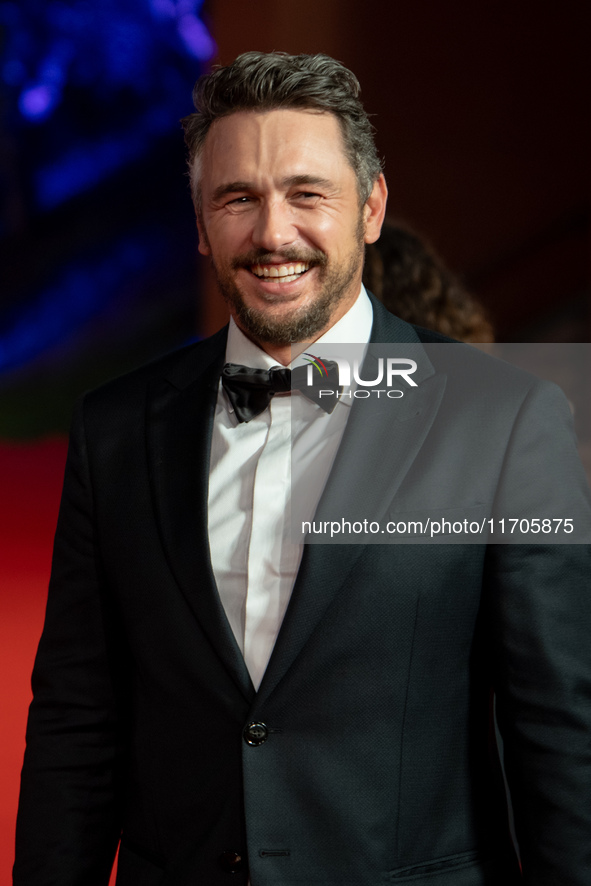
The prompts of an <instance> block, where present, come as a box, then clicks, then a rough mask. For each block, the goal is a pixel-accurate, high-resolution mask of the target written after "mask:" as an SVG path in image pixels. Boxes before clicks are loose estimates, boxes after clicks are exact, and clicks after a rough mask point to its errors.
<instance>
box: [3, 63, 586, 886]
mask: <svg viewBox="0 0 591 886" xmlns="http://www.w3.org/2000/svg"><path fill="white" fill-rule="evenodd" d="M194 98H195V104H196V108H197V111H196V113H195V114H192V115H191V116H190V117H188V118H186V119H185V120H184V121H183V122H184V126H185V133H186V141H187V145H188V148H189V165H190V173H191V187H192V194H193V199H194V203H195V208H196V212H197V226H198V232H199V249H200V251H201V252H202V253H203V254H204V255H206V256H209V257H210V258H211V261H212V263H213V266H214V268H215V272H216V275H217V279H218V282H219V287H220V290H221V292H222V294H223V296H224V298H225V299H226V300H227V303H228V305H229V308H230V312H231V321H230V324H229V327H227V328H225V329H223V330H221V331H220V332H219V333H217V334H216V335H215V336H213V337H212V338H210V339H208V340H206V341H203V342H200V343H198V344H195V345H192V346H190V347H188V348H186V349H183V350H181V351H179V352H177V353H175V354H172V355H169V356H167V357H165V358H164V359H161V360H159V361H157V362H155V363H153V364H150V365H149V366H147V367H143V368H141V369H139V370H137V371H135V372H134V373H131V374H130V375H128V376H126V377H124V378H122V379H118V380H116V381H114V382H111V383H109V384H108V385H106V386H104V387H103V388H101V389H99V390H98V391H94V392H91V393H90V394H87V395H86V396H85V397H84V398H83V399H82V401H81V402H80V403H79V404H78V407H77V410H76V413H75V416H74V421H73V429H72V438H71V445H70V452H69V457H68V465H67V470H66V478H65V481H64V492H63V498H62V506H61V510H60V518H59V523H58V529H57V534H56V542H55V553H54V561H53V569H52V578H51V584H50V592H49V600H48V609H47V617H46V623H45V629H44V632H43V637H42V639H41V643H40V646H39V652H38V656H37V660H36V664H35V671H34V675H33V687H34V700H33V703H32V706H31V712H30V718H29V726H28V731H27V751H26V756H25V765H24V769H23V778H22V791H21V803H20V811H19V823H18V832H17V860H16V864H15V869H14V883H15V884H16V886H50V884H51V886H55V884H60V886H105V884H107V882H108V879H109V874H110V870H111V866H112V864H113V858H114V856H115V852H116V849H117V846H118V844H120V845H119V861H118V873H117V884H118V886H189V884H191V886H195V884H198V886H222V884H225V883H230V882H231V883H240V884H243V886H246V884H247V883H250V884H251V886H302V884H306V886H313V884H324V886H345V884H348V886H378V884H384V883H412V884H414V886H419V884H424V886H510V884H517V883H520V882H523V883H524V884H529V886H588V884H589V882H591V854H590V852H589V845H590V842H589V835H590V833H591V803H590V801H589V784H590V783H591V779H590V768H591V754H590V751H589V735H590V734H591V702H590V699H591V661H590V648H591V644H590V643H589V636H591V612H590V606H589V572H590V558H589V546H588V545H583V544H580V545H570V544H568V545H565V544H562V545H560V544H557V545H552V544H548V543H547V540H546V543H545V544H543V545H533V544H532V545H527V546H526V545H497V546H496V547H495V546H493V545H492V544H490V545H487V544H486V543H484V542H483V543H479V544H441V545H434V546H425V545H423V544H419V545H417V544H409V545H404V546H398V545H390V544H371V543H367V544H365V543H363V544H359V543H357V544H351V545H339V546H329V545H316V544H312V543H311V544H304V543H302V542H301V540H298V539H297V537H295V536H294V535H293V533H292V532H291V530H290V513H291V512H292V511H293V513H295V514H297V515H298V516H299V517H302V516H303V515H305V516H306V519H308V520H310V519H311V518H312V517H313V516H314V515H315V514H319V515H320V516H321V515H322V514H323V513H324V512H326V509H327V507H328V506H329V503H330V502H331V501H332V502H334V501H335V500H336V501H341V502H343V503H344V504H343V506H344V507H346V506H347V501H348V498H350V494H352V493H353V492H356V493H358V492H359V490H361V493H362V494H363V495H364V496H365V498H364V499H363V501H364V502H365V503H369V504H371V503H372V502H378V501H379V503H380V507H382V509H383V512H384V513H395V512H396V510H397V509H398V510H400V508H403V507H404V506H405V505H408V504H409V503H411V504H412V502H413V501H416V500H417V496H419V497H420V498H421V501H423V503H425V502H426V503H427V505H429V507H430V508H432V513H433V514H437V515H439V517H440V518H444V517H448V518H449V516H450V514H451V513H452V512H453V509H455V511H458V510H459V509H460V505H461V507H462V508H465V510H463V511H462V513H461V516H462V517H470V515H473V516H474V515H475V514H476V513H478V514H479V515H480V514H481V513H483V514H486V513H488V512H487V511H486V510H485V508H486V507H487V506H489V505H490V506H492V503H493V502H494V503H495V504H498V503H499V502H501V503H502V502H503V501H504V500H505V498H506V496H507V491H508V490H511V489H513V488H525V489H527V490H535V494H536V495H537V498H536V499H535V501H536V503H540V505H541V504H543V496H542V492H543V490H542V489H541V487H542V484H540V482H539V478H540V477H544V484H543V486H544V489H545V490H547V491H548V494H550V492H549V490H551V489H554V488H557V489H559V490H560V491H561V492H562V491H563V490H565V489H566V490H568V491H569V498H568V501H569V505H570V503H574V505H573V506H574V507H575V510H574V511H573V512H572V513H571V512H570V511H569V515H570V520H571V524H572V516H573V513H576V514H577V519H578V515H579V514H582V515H583V518H584V519H588V517H589V501H588V494H587V491H586V488H585V484H584V481H583V480H582V479H581V472H580V466H579V465H578V463H577V459H576V453H575V448H574V444H573V438H572V427H571V424H572V423H571V420H570V412H569V410H568V407H567V406H566V404H565V402H564V398H561V397H560V395H558V394H557V392H556V391H554V389H552V388H550V386H548V385H545V384H542V383H539V384H538V382H537V380H535V379H533V378H532V377H531V376H527V375H526V374H525V373H518V372H517V371H514V370H512V369H510V368H508V367H507V366H506V364H502V366H501V364H499V366H497V365H496V364H495V363H494V361H491V360H490V359H489V358H488V357H486V356H484V355H481V354H479V353H478V352H476V351H474V352H473V351H471V349H466V350H464V351H462V353H463V354H464V356H465V361H464V362H463V363H462V366H461V370H462V371H461V372H458V371H456V368H454V364H453V361H452V360H451V359H450V358H449V354H450V353H451V352H454V353H455V346H454V345H451V344H450V345H449V347H447V346H446V347H444V351H445V352H446V354H445V355H444V354H442V353H440V355H439V356H437V359H435V357H434V365H432V363H431V362H430V360H429V359H427V357H426V353H425V354H423V351H424V347H423V346H429V344H430V343H434V342H435V343H439V345H438V347H439V346H442V343H443V342H444V341H445V340H444V339H442V338H441V337H440V336H437V335H433V334H430V333H428V332H427V331H425V330H420V329H417V328H415V327H413V326H409V325H408V324H406V323H404V322H402V321H401V320H399V319H397V318H396V317H394V316H392V315H390V314H388V312H386V311H385V310H384V309H383V308H382V307H381V306H380V305H379V304H378V303H377V302H376V301H375V300H374V299H373V298H372V297H371V296H370V295H369V294H368V293H367V292H366V291H365V289H364V288H363V286H362V284H361V276H362V266H363V252H364V244H365V243H371V242H373V241H375V240H376V239H377V238H378V236H379V233H380V227H381V224H382V220H383V217H384V212H385V205H386V193H387V192H386V184H385V181H384V176H383V174H382V171H381V164H380V162H379V159H378V156H377V153H376V148H375V145H374V141H373V136H372V130H371V126H370V124H369V121H368V118H367V115H366V114H365V111H364V110H363V107H362V105H361V102H360V99H359V84H358V83H357V80H356V78H355V77H354V75H353V74H352V73H351V72H350V71H348V70H347V69H346V68H345V67H343V65H341V64H340V63H339V62H336V61H335V60H333V59H331V58H329V57H327V56H324V55H317V56H304V55H299V56H289V55H286V54H283V53H270V54H264V53H255V52H252V53H246V54H244V55H242V56H240V57H239V58H238V59H236V61H235V62H234V63H233V64H232V65H229V66H227V67H220V68H218V69H216V70H214V71H213V72H212V73H211V74H208V75H206V76H205V77H203V78H202V79H201V80H200V81H199V82H198V84H197V86H196V89H195V93H194ZM311 343H314V347H313V350H314V354H311V353H307V354H306V355H302V356H300V352H301V351H303V350H304V348H305V347H306V346H308V347H310V344H311ZM375 343H383V344H384V346H390V347H391V346H392V345H393V344H396V348H400V349H401V350H400V354H401V355H402V358H404V357H405V356H406V352H405V350H404V349H405V348H406V347H410V348H414V349H415V350H414V351H413V353H414V354H417V353H420V355H421V356H420V360H419V361H418V363H414V362H413V365H414V367H415V368H417V372H416V375H415V376H413V379H412V380H411V381H410V382H409V384H408V386H407V387H408V390H407V391H406V392H405V395H404V397H403V398H402V400H401V401H400V404H399V406H397V407H396V411H393V409H391V410H388V409H379V410H378V413H379V414H378V415H377V419H376V421H375V423H374V422H373V419H372V422H368V421H367V419H366V418H365V416H366V415H367V413H364V412H363V409H362V408H360V407H359V405H358V402H357V400H355V398H354V396H353V395H354V394H355V393H356V390H355V389H354V388H351V387H350V386H346V385H341V384H339V380H338V379H337V380H336V381H335V382H333V384H334V386H335V390H336V393H335V395H334V396H333V397H332V398H331V399H330V400H329V401H328V402H326V400H324V399H319V398H315V397H314V394H313V386H312V390H310V389H309V388H308V387H307V385H306V383H305V382H302V378H303V376H302V375H301V370H303V372H304V375H305V373H306V371H307V370H306V369H305V368H303V367H302V366H300V365H298V359H300V360H301V359H304V358H305V359H309V360H311V361H313V363H314V364H315V368H316V369H318V371H319V372H320V374H321V375H322V370H324V372H325V376H323V378H330V377H331V373H332V374H334V371H335V367H334V366H332V365H331V364H330V363H328V362H327V363H325V362H324V361H322V359H321V358H320V359H316V355H317V354H318V353H319V349H322V348H324V347H327V346H331V347H335V346H338V347H350V346H355V347H356V348H358V349H361V351H362V352H365V351H366V349H367V348H368V347H370V346H371V345H372V344H375ZM380 347H382V344H380ZM417 349H419V351H417ZM294 354H295V355H296V358H295V359H294V360H293V362H292V356H293V355H294ZM395 362H397V363H400V362H401V361H400V360H398V361H396V360H395ZM402 363H404V364H405V366H407V365H410V364H408V361H405V360H404V359H402ZM289 364H292V369H290V368H287V367H288V365H289ZM493 364H494V365H493ZM308 365H311V364H310V363H309V364H308ZM466 370H467V371H466ZM406 371H407V370H406ZM413 371H414V370H413ZM396 372H397V373H398V374H400V371H399V370H396ZM364 377H367V376H364ZM415 379H416V381H415ZM499 379H500V380H501V382H502V397H499V384H500V383H499ZM327 383H328V382H327ZM292 388H293V390H292ZM492 395H496V400H495V403H496V404H497V405H496V407H495V409H494V410H493V411H491V408H490V403H491V396H492ZM391 402H396V403H398V402H399V401H391ZM380 406H381V404H380ZM301 489H304V490H305V493H304V494H303V495H300V500H299V503H298V504H296V503H295V498H296V497H295V496H294V495H292V492H294V491H298V490H301ZM298 508H300V509H301V513H300V511H298ZM450 509H451V510H450ZM292 516H293V514H292ZM440 522H443V519H442V520H441V521H440ZM419 540H420V539H419ZM358 541H359V540H358ZM493 690H494V692H495V693H496V698H497V711H498V718H499V722H500V724H501V727H502V731H503V737H504V740H505V752H506V753H505V759H506V765H507V773H508V778H509V782H510V786H511V790H512V793H513V799H514V805H515V821H516V829H517V835H518V839H519V848H520V853H521V861H522V868H521V867H520V865H519V863H518V862H517V858H516V854H515V850H514V847H513V844H512V841H511V838H510V836H509V828H508V823H507V802H506V796H505V788H504V783H503V779H502V775H501V770H500V767H499V759H498V755H497V750H496V746H495V744H494V738H493V736H494V730H493V729H492V715H491V704H490V702H491V698H492V692H493Z"/></svg>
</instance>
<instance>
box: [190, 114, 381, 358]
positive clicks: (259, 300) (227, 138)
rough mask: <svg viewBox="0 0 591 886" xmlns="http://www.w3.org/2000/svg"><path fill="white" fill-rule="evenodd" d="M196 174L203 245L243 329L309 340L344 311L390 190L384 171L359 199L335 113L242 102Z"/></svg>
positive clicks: (219, 129)
mask: <svg viewBox="0 0 591 886" xmlns="http://www.w3.org/2000/svg"><path fill="white" fill-rule="evenodd" d="M200 181H201V194H202V207H203V208H202V216H201V218H200V219H198V227H199V234H200V244H199V249H200V251H201V252H202V253H203V255H210V256H211V258H212V260H213V264H214V267H215V270H216V274H217V278H218V282H219V285H220V288H221V290H222V293H223V295H224V297H225V298H226V300H227V301H228V303H229V306H230V310H231V313H232V315H233V316H234V319H235V320H236V323H237V324H238V326H239V327H240V328H242V329H243V331H244V332H245V333H246V334H247V335H249V336H250V337H251V338H252V339H254V340H255V341H257V342H259V343H262V344H271V345H287V344H289V342H292V341H296V342H297V341H313V340H315V339H316V338H317V337H318V336H319V335H321V334H322V333H323V332H324V331H325V330H326V329H328V328H329V327H330V326H332V325H333V324H334V323H335V322H336V321H337V320H338V319H340V317H342V316H343V315H344V314H345V313H346V312H347V310H348V309H349V308H350V307H351V305H352V304H353V303H354V301H355V299H356V298H357V296H358V294H359V289H360V286H361V273H362V269H363V248H364V243H365V242H373V241H374V240H376V239H377V237H378V236H379V230H380V226H381V221H382V218H383V214H384V209H385V194H386V190H385V183H384V182H383V177H382V178H381V180H380V182H379V183H378V184H376V187H374V192H373V193H372V196H371V197H370V199H369V200H368V202H367V203H366V204H365V205H364V206H360V201H359V194H358V190H357V179H356V176H355V173H354V171H353V169H352V168H351V166H350V164H349V162H348V160H347V158H346V156H345V153H344V148H343V140H342V134H341V129H340V126H339V123H338V120H337V119H336V117H335V116H334V115H332V114H329V113H317V112H313V111H305V110H303V111H299V110H297V111H294V110H274V111H267V112H263V113H258V112H251V111H238V112H236V113H235V114H231V115H230V116H228V117H224V118H222V119H220V120H217V121H216V122H215V123H214V124H213V125H212V127H211V129H210V131H209V133H208V135H207V138H206V141H205V145H204V149H203V154H202V157H201V176H200ZM372 201H373V202H372Z"/></svg>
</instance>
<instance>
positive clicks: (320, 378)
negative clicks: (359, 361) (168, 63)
mask: <svg viewBox="0 0 591 886" xmlns="http://www.w3.org/2000/svg"><path fill="white" fill-rule="evenodd" d="M310 371H311V378H312V384H311V385H309V384H308V378H309V375H310ZM222 385H223V386H224V390H225V391H226V393H227V395H228V397H229V398H230V402H231V404H232V406H233V407H234V411H235V413H236V418H237V419H238V421H239V422H243V421H250V420H251V418H255V417H256V416H257V415H260V413H261V412H264V410H265V409H266V408H267V406H268V405H269V403H270V402H271V398H272V397H273V395H274V394H277V393H280V392H286V391H292V390H294V389H297V390H298V391H301V392H302V394H304V395H305V396H306V397H308V399H309V400H312V401H313V402H314V403H317V404H318V406H320V407H321V408H322V409H324V411H325V412H332V411H333V409H334V408H335V406H336V404H337V401H338V399H339V395H340V393H341V391H342V387H339V368H338V365H337V364H336V363H335V362H334V361H333V360H327V361H326V362H324V363H323V364H322V371H319V369H318V368H317V366H312V365H311V364H310V365H308V366H296V368H295V369H293V370H291V369H285V368H283V369H251V368H250V367H249V366H240V365H239V364H238V363H226V365H225V366H224V368H223V369H222ZM321 392H322V396H321ZM328 392H330V393H328Z"/></svg>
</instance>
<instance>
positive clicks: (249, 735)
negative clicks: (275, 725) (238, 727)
mask: <svg viewBox="0 0 591 886" xmlns="http://www.w3.org/2000/svg"><path fill="white" fill-rule="evenodd" d="M243 735H244V741H245V742H246V744H249V745H252V746H253V747H255V748H256V747H258V746H259V745H261V744H264V743H265V742H266V741H267V738H268V736H269V730H268V729H267V727H266V726H265V724H264V723H249V724H248V726H247V727H246V729H245V730H244V733H243Z"/></svg>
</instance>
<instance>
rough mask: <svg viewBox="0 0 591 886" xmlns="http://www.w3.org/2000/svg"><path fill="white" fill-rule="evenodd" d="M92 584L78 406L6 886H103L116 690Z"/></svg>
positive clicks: (118, 705)
mask: <svg viewBox="0 0 591 886" xmlns="http://www.w3.org/2000/svg"><path fill="white" fill-rule="evenodd" d="M112 609H113V607H112V603H111V601H110V600H109V597H108V592H107V589H106V587H105V583H104V582H103V581H102V580H101V569H100V562H99V554H98V546H97V538H96V530H95V525H94V521H93V496H92V484H91V478H90V472H89V466H88V458H87V451H86V445H85V434H84V422H83V406H82V403H81V404H79V406H78V407H77V409H76V412H75V416H74V420H73V426H72V433H71V438H70V447H69V451H68V459H67V464H66V474H65V480H64V487H63V493H62V500H61V506H60V513H59V518H58V526H57V532H56V538H55V545H54V554H53V564H52V573H51V580H50V586H49V596H48V603H47V612H46V619H45V626H44V630H43V635H42V637H41V641H40V644H39V649H38V652H37V657H36V661H35V667H34V671H33V678H32V684H33V702H32V704H31V708H30V711H29V720H28V726H27V747H26V752H25V761H24V767H23V772H22V779H21V794H20V801H19V813H18V820H17V841H16V861H15V866H14V881H13V882H14V884H15V886H44V884H47V886H49V884H56V883H59V884H60V886H105V884H107V883H108V881H109V876H110V871H111V868H112V865H113V859H114V856H115V852H116V848H117V844H118V840H119V834H120V830H121V805H122V797H121V780H122V779H121V774H122V766H123V741H122V731H123V725H122V722H123V717H122V712H123V711H124V701H123V697H122V692H121V690H120V689H118V690H116V689H115V687H117V686H119V683H120V682H121V680H124V673H123V671H124V665H123V660H122V655H121V645H120V643H119V640H118V638H117V636H116V630H115V627H114V625H115V624H116V619H114V617H113V611H112Z"/></svg>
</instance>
